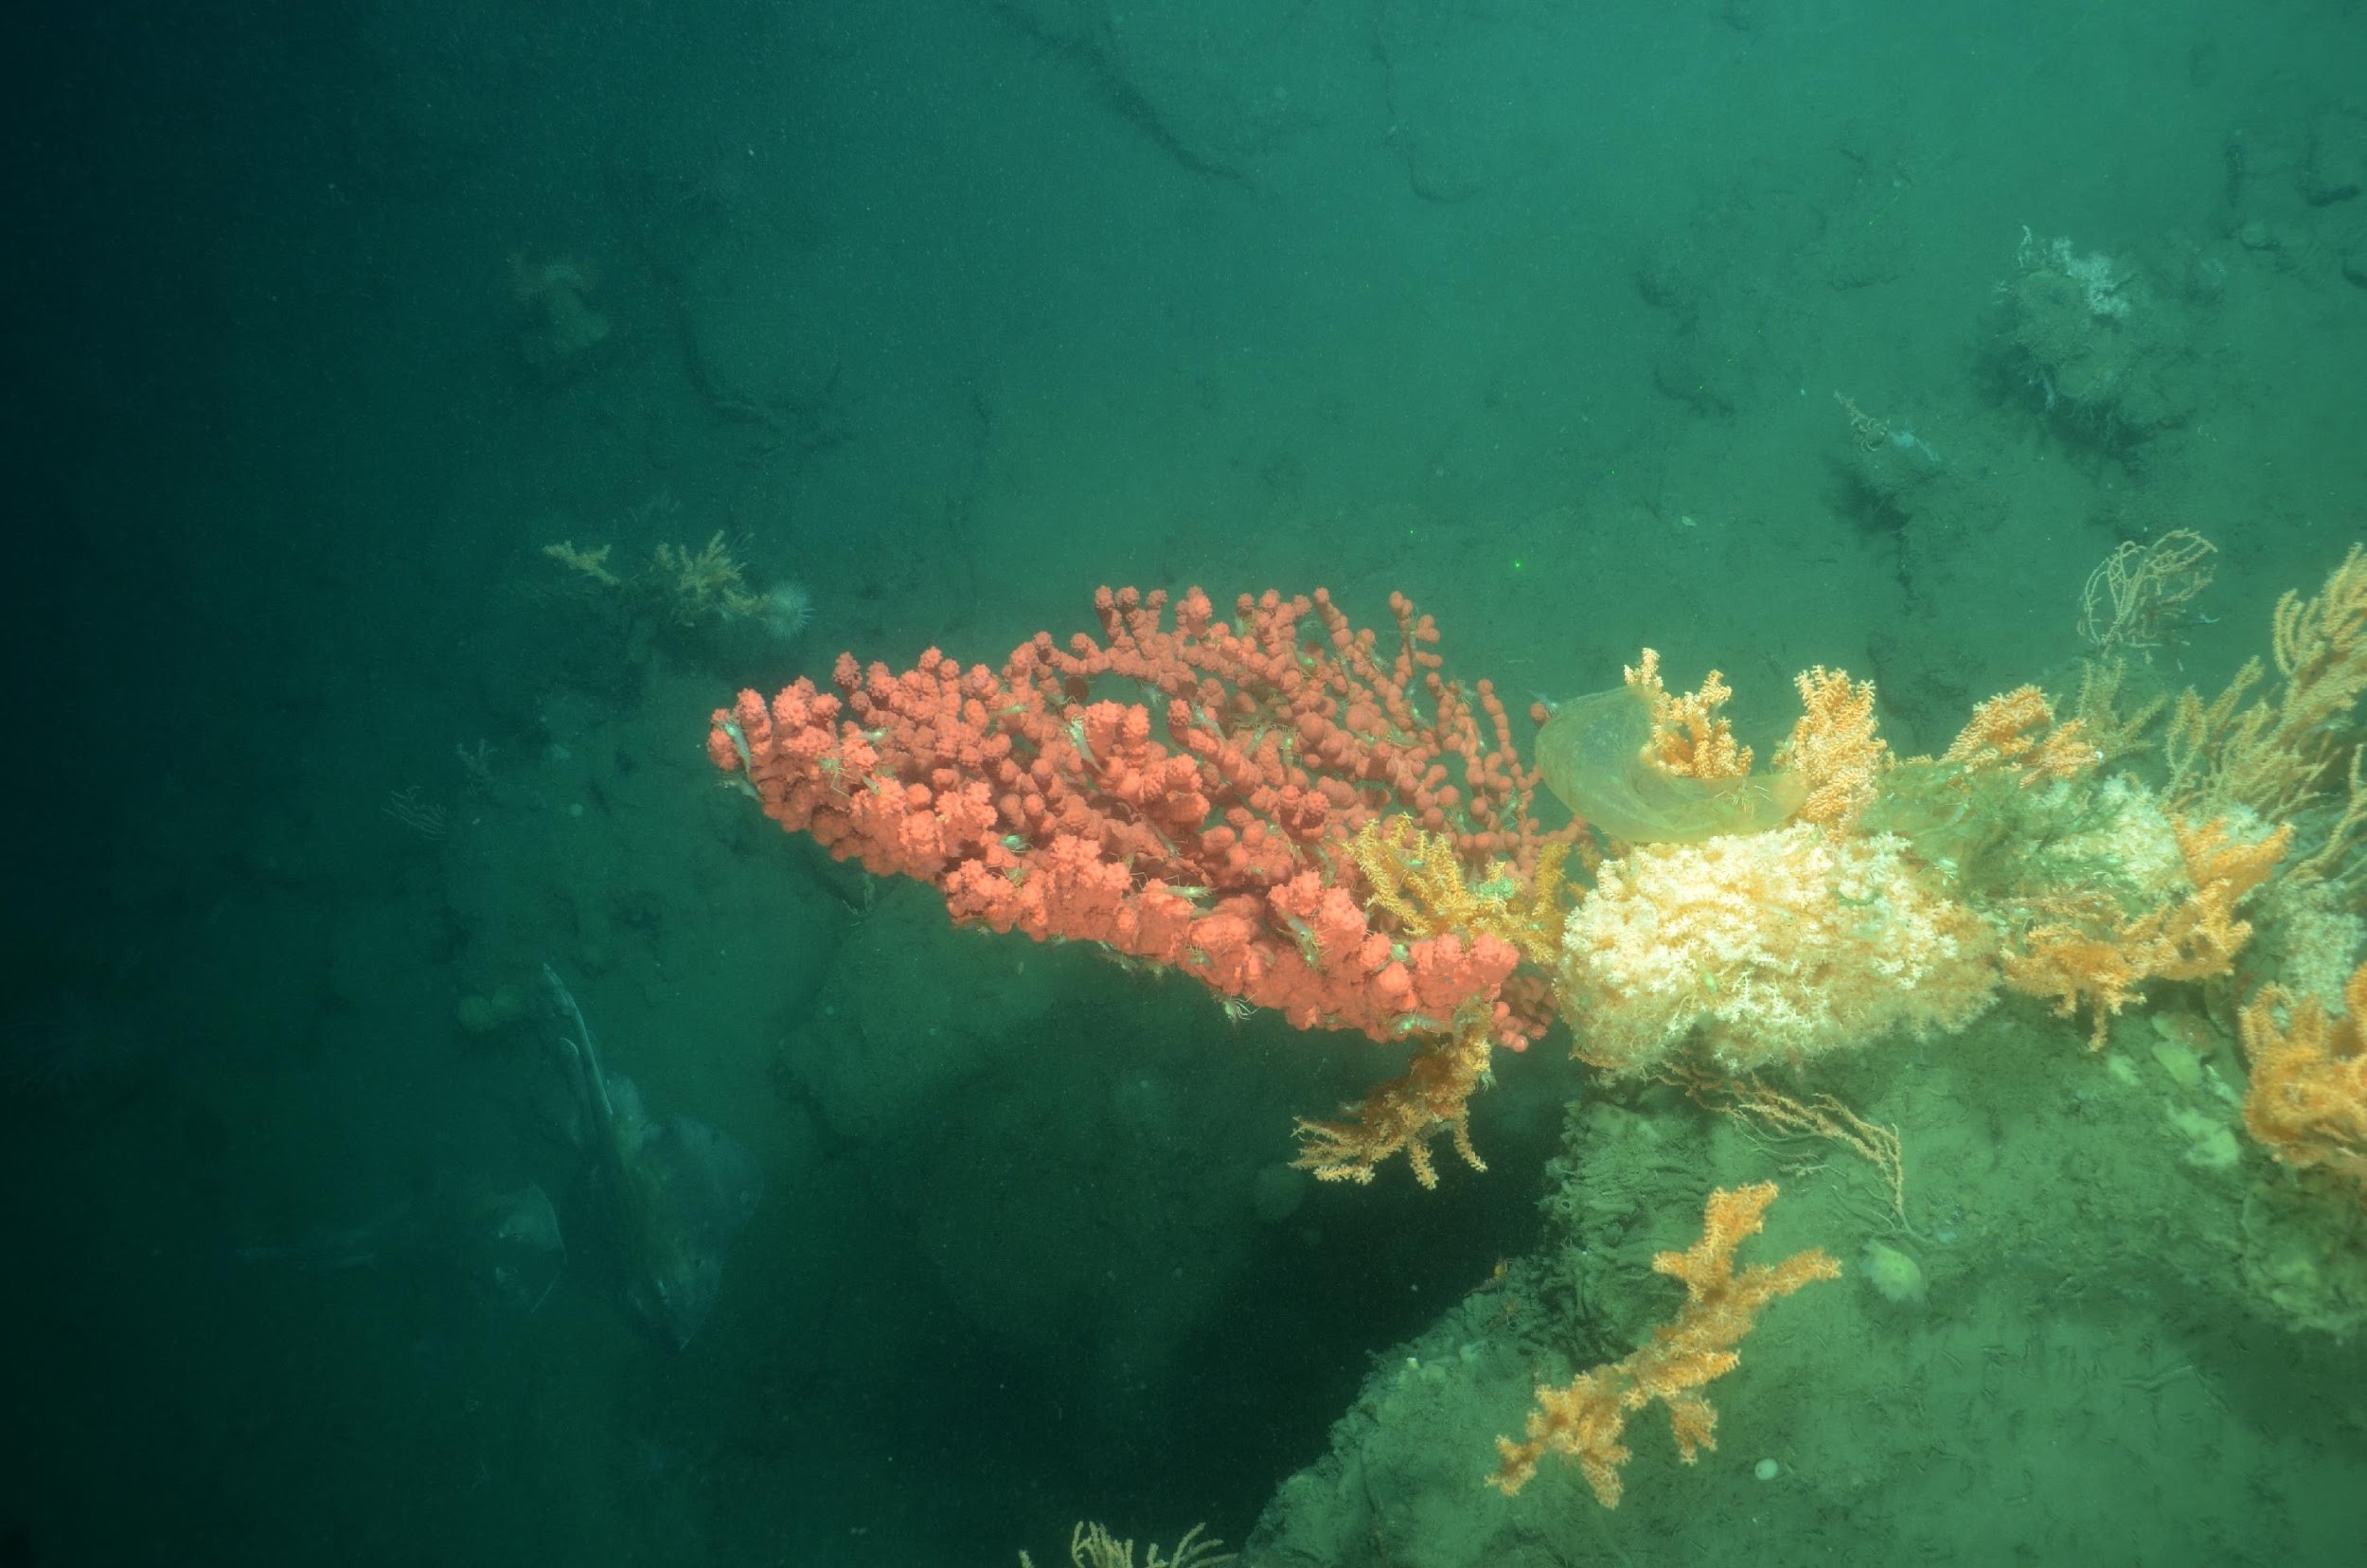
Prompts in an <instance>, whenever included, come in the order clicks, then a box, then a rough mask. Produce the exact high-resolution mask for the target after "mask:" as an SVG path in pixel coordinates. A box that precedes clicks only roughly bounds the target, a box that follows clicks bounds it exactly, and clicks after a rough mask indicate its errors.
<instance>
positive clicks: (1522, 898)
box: [1347, 814, 1570, 964]
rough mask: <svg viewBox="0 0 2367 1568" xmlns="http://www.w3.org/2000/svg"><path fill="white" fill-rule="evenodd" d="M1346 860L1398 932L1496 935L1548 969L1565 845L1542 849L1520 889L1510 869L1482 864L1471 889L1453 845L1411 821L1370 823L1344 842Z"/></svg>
mask: <svg viewBox="0 0 2367 1568" xmlns="http://www.w3.org/2000/svg"><path fill="white" fill-rule="evenodd" d="M1347 851H1348V858H1349V859H1350V860H1352V861H1354V862H1355V863H1356V868H1357V869H1358V870H1359V871H1361V872H1362V873H1363V876H1364V882H1365V886H1366V887H1367V889H1368V890H1369V891H1368V892H1367V894H1366V896H1365V900H1364V901H1365V903H1366V904H1367V905H1368V906H1370V907H1372V908H1376V909H1379V910H1382V911H1385V912H1386V913H1387V914H1388V915H1389V916H1391V917H1392V918H1394V919H1395V920H1396V921H1397V930H1398V932H1399V933H1400V934H1401V935H1405V936H1408V937H1411V938H1415V939H1419V938H1421V937H1424V936H1435V935H1441V934H1444V933H1453V934H1454V935H1460V936H1462V937H1463V938H1464V939H1466V940H1467V941H1468V939H1469V938H1471V937H1473V936H1478V935H1490V936H1501V937H1503V938H1504V940H1505V941H1507V942H1510V943H1511V944H1512V945H1513V946H1514V947H1516V948H1519V949H1520V950H1521V955H1522V957H1523V958H1526V959H1528V960H1529V961H1530V962H1531V963H1535V964H1550V963H1552V962H1553V961H1554V959H1555V957H1556V955H1557V953H1559V952H1560V950H1561V922H1562V915H1563V912H1564V911H1565V910H1566V909H1567V907H1568V891H1569V880H1568V878H1567V877H1565V876H1564V875H1563V867H1564V866H1565V865H1566V864H1568V862H1569V859H1570V845H1569V843H1568V841H1566V840H1553V841H1550V842H1548V843H1546V844H1545V845H1544V846H1541V847H1540V848H1539V851H1538V856H1537V866H1536V869H1535V870H1533V871H1531V872H1530V873H1529V877H1528V881H1527V882H1525V883H1524V882H1522V881H1521V880H1520V879H1519V877H1518V876H1517V875H1516V873H1515V871H1514V868H1513V865H1512V863H1511V862H1509V861H1495V862H1492V863H1490V864H1489V865H1488V867H1487V872H1486V878H1485V879H1484V880H1483V881H1482V882H1480V883H1479V885H1477V886H1476V887H1474V886H1473V885H1472V884H1471V883H1470V882H1469V880H1468V878H1467V877H1466V876H1465V874H1464V869H1463V863H1462V862H1461V861H1460V860H1458V859H1457V858H1456V857H1455V852H1454V841H1453V840H1452V839H1450V838H1448V837H1447V836H1446V835H1444V834H1442V833H1431V832H1425V831H1423V829H1421V828H1420V827H1419V826H1418V825H1417V824H1416V823H1415V821H1414V819H1413V818H1412V817H1410V816H1405V815H1402V814H1399V815H1393V816H1389V817H1385V818H1379V819H1376V820H1375V821H1372V822H1368V823H1366V824H1365V825H1364V826H1363V827H1361V828H1360V829H1357V832H1356V836H1355V837H1354V838H1352V839H1350V840H1349V841H1348V845H1347Z"/></svg>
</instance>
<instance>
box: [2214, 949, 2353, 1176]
mask: <svg viewBox="0 0 2367 1568" xmlns="http://www.w3.org/2000/svg"><path fill="white" fill-rule="evenodd" d="M2342 1003H2343V1006H2344V1007H2345V1008H2346V1009H2347V1010H2348V1016H2347V1017H2343V1018H2340V1019H2329V1018H2328V1017H2327V1016H2326V1010H2325V1008H2324V1007H2323V1006H2321V1005H2320V1004H2319V1002H2318V999H2317V998H2316V997H2305V998H2303V999H2301V1000H2299V1001H2296V1000H2295V999H2294V998H2293V996H2292V994H2291V993H2290V992H2288V991H2287V990H2286V989H2284V988H2283V987H2282V986H2263V987H2262V988H2261V989H2260V992H2259V994H2258V995H2256V996H2254V997H2253V998H2252V999H2251V1003H2250V1004H2249V1005H2248V1006H2247V1007H2245V1008H2244V1009H2243V1012H2242V1013H2241V1014H2240V1015H2239V1017H2238V1022H2239V1023H2240V1024H2241V1025H2242V1027H2243V1035H2244V1055H2245V1058H2246V1060H2248V1061H2249V1062H2250V1063H2251V1088H2250V1089H2249V1090H2248V1091H2247V1092H2246V1093H2245V1096H2244V1126H2245V1128H2246V1129H2247V1130H2248V1131H2251V1135H2252V1136H2253V1137H2254V1138H2256V1139H2258V1140H2259V1141H2260V1144H2261V1146H2262V1147H2263V1148H2265V1149H2268V1150H2269V1152H2270V1153H2272V1154H2274V1155H2275V1156H2276V1157H2277V1158H2278V1159H2280V1160H2282V1161H2284V1162H2285V1163H2286V1164H2287V1165H2288V1166H2291V1167H2294V1168H2295V1169H2297V1170H2306V1169H2309V1168H2311V1167H2321V1166H2322V1167H2325V1168H2326V1169H2328V1170H2331V1171H2333V1172H2334V1173H2336V1174H2337V1175H2339V1176H2341V1177H2343V1178H2344V1179H2346V1180H2348V1181H2350V1182H2352V1183H2355V1184H2357V1185H2359V1186H2360V1187H2362V1188H2367V1041H2362V1040H2361V1038H2360V1035H2359V1028H2360V1024H2359V1020H2360V1019H2361V1018H2363V1017H2367V964H2362V965H2360V966H2359V967H2358V969H2356V970H2353V971H2351V977H2350V980H2349V981H2348V983H2346V984H2345V985H2344V986H2343V988H2342ZM2280 1013H2282V1014H2284V1015H2285V1017H2286V1023H2285V1025H2283V1026H2282V1027H2280V1026H2279V1025H2278V1022H2277V1019H2278V1015H2279V1014H2280Z"/></svg>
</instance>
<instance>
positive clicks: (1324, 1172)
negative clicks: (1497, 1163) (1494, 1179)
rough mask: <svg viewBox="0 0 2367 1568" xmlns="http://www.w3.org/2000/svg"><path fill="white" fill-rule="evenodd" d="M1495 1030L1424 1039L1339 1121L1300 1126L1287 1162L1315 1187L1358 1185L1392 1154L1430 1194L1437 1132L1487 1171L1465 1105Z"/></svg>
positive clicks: (1479, 1022) (1479, 1028)
mask: <svg viewBox="0 0 2367 1568" xmlns="http://www.w3.org/2000/svg"><path fill="white" fill-rule="evenodd" d="M1493 1030H1494V1021H1493V1020H1492V1019H1490V1018H1487V1017H1478V1018H1474V1019H1471V1020H1470V1021H1469V1022H1468V1023H1467V1024H1466V1025H1464V1026H1463V1027H1462V1028H1460V1029H1458V1030H1457V1031H1455V1032H1454V1033H1453V1034H1451V1035H1433V1036H1431V1037H1429V1038H1428V1039H1425V1040H1423V1041H1422V1042H1420V1043H1419V1045H1417V1046H1416V1048H1415V1054H1414V1060H1412V1061H1411V1062H1410V1063H1408V1064H1407V1066H1406V1070H1405V1071H1404V1072H1403V1073H1401V1074H1399V1075H1398V1076H1397V1077H1396V1078H1391V1079H1390V1080H1389V1081H1388V1082H1387V1083H1384V1084H1382V1085H1381V1086H1380V1087H1379V1088H1378V1089H1376V1090H1374V1091H1373V1092H1372V1093H1371V1094H1369V1095H1367V1096H1364V1097H1363V1098H1362V1099H1361V1100H1359V1101H1358V1102H1357V1103H1356V1105H1355V1106H1354V1107H1352V1108H1351V1109H1350V1110H1349V1112H1348V1115H1347V1119H1345V1120H1344V1121H1336V1122H1327V1121H1308V1120H1304V1119H1302V1120H1301V1121H1300V1122H1299V1124H1298V1135H1299V1152H1298V1157H1297V1158H1296V1159H1294V1160H1292V1161H1291V1162H1290V1163H1291V1164H1292V1165H1294V1166H1296V1167H1298V1168H1300V1169H1301V1170H1311V1171H1313V1172H1314V1173H1315V1176H1316V1179H1317V1180H1319V1181H1325V1182H1355V1183H1357V1184H1359V1185H1361V1184H1363V1183H1366V1182H1369V1181H1371V1180H1372V1179H1373V1172H1374V1171H1375V1170H1377V1169H1378V1168H1379V1167H1380V1165H1381V1163H1382V1162H1383V1161H1385V1160H1387V1159H1388V1158H1389V1157H1390V1156H1391V1155H1392V1154H1403V1155H1404V1156H1405V1163H1406V1164H1407V1165H1408V1166H1410V1167H1413V1170H1414V1179H1415V1181H1416V1182H1419V1183H1420V1184H1421V1185H1424V1186H1426V1187H1434V1186H1436V1185H1438V1170H1437V1167H1435V1166H1433V1164H1432V1163H1431V1157H1430V1140H1431V1139H1432V1138H1433V1137H1434V1136H1436V1135H1437V1133H1438V1132H1439V1131H1441V1130H1442V1129H1443V1130H1444V1131H1446V1133H1447V1135H1448V1136H1449V1137H1450V1139H1452V1140H1453V1143H1454V1151H1455V1152H1456V1153H1457V1154H1460V1155H1462V1156H1463V1163H1464V1164H1466V1165H1468V1166H1469V1167H1471V1168H1472V1169H1473V1170H1486V1168H1487V1163H1486V1161H1485V1160H1482V1159H1481V1158H1480V1157H1479V1150H1478V1149H1474V1148H1472V1147H1471V1107H1470V1099H1471V1096H1472V1095H1473V1094H1475V1093H1477V1092H1478V1090H1479V1088H1480V1086H1481V1085H1482V1084H1483V1083H1485V1082H1486V1078H1487V1070H1488V1061H1489V1059H1490V1058H1491V1056H1492V1055H1493V1053H1494V1050H1495V1043H1496V1042H1495V1036H1494V1032H1493Z"/></svg>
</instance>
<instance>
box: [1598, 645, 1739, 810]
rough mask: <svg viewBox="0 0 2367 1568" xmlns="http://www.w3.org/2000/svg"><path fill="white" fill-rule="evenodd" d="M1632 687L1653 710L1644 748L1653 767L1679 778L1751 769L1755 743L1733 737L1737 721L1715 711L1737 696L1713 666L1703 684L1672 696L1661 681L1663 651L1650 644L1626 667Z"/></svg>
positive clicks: (1728, 775) (1733, 774)
mask: <svg viewBox="0 0 2367 1568" xmlns="http://www.w3.org/2000/svg"><path fill="white" fill-rule="evenodd" d="M1626 675H1627V678H1628V690H1630V691H1632V692H1634V693H1635V694H1636V695H1637V696H1639V697H1641V698H1643V699H1644V701H1645V702H1646V704H1649V705H1650V707H1651V710H1652V739H1651V742H1650V744H1649V745H1648V746H1647V747H1646V756H1647V757H1650V759H1651V761H1652V764H1653V766H1655V767H1657V768H1659V769H1660V770H1661V771H1662V772H1663V773H1665V774H1669V775H1673V776H1676V777H1680V778H1741V777H1743V776H1745V775H1748V774H1749V773H1750V771H1751V748H1750V747H1748V746H1744V745H1738V744H1736V743H1735V731H1734V726H1733V725H1732V724H1730V723H1728V722H1726V721H1725V720H1724V719H1721V718H1719V717H1718V714H1717V710H1718V709H1719V708H1720V707H1722V706H1724V705H1725V703H1726V700H1727V699H1728V698H1730V697H1732V696H1733V695H1734V690H1733V688H1732V687H1730V686H1727V685H1726V678H1725V677H1724V676H1723V675H1720V674H1719V673H1718V672H1717V670H1715V669H1713V670H1711V671H1710V673H1709V678H1708V679H1706V680H1704V681H1703V682H1702V683H1701V689H1700V690H1699V691H1691V692H1687V693H1685V694H1684V695H1683V696H1682V697H1672V696H1670V695H1669V694H1668V688H1667V687H1665V686H1662V685H1661V679H1660V654H1659V653H1658V652H1656V651H1654V650H1651V649H1648V648H1647V649H1646V650H1644V657H1643V658H1642V660H1640V661H1639V662H1638V663H1637V665H1636V666H1635V667H1634V668H1629V669H1628V670H1627V671H1626Z"/></svg>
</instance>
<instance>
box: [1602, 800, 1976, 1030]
mask: <svg viewBox="0 0 2367 1568" xmlns="http://www.w3.org/2000/svg"><path fill="white" fill-rule="evenodd" d="M1993 945H1994V944H1993V939H1992V936H1991V934H1990V931H1989V928H1988V927H1987V925H1985V924H1984V922H1983V921H1982V920H1981V918H1979V917H1978V916H1976V915H1975V914H1974V913H1973V912H1972V911H1971V910H1970V909H1968V908H1967V907H1966V906H1965V905H1964V904H1962V903H1961V902H1959V901H1958V900H1955V899H1954V898H1953V897H1951V896H1950V895H1949V892H1948V890H1947V888H1946V887H1945V886H1944V885H1943V884H1942V883H1941V882H1940V881H1939V879H1938V878H1937V877H1936V875H1935V874H1933V873H1932V872H1931V871H1930V870H1929V869H1927V868H1925V867H1923V866H1922V865H1920V864H1917V863H1916V862H1915V861H1914V859H1913V856H1912V855H1910V854H1909V853H1908V851H1907V844H1906V841H1905V840H1904V839H1902V838H1899V837H1898V836H1897V835H1895V834H1892V833H1870V834H1849V833H1836V832H1831V831H1828V830H1827V829H1823V828H1819V827H1817V826H1816V825H1814V824H1813V823H1794V824H1792V825H1791V826H1790V827H1789V828H1782V829H1776V830H1774V831H1772V832H1766V833H1752V834H1734V835H1729V836H1726V837H1722V838H1713V839H1707V840H1704V841H1703V842H1701V843H1700V844H1656V845H1646V846H1641V847H1639V848H1636V849H1634V850H1631V851H1630V852H1629V853H1628V854H1626V855H1623V856H1620V857H1619V858H1617V859H1615V860H1609V861H1606V862H1604V863H1603V865H1602V867H1601V869H1600V870H1599V871H1598V872H1597V873H1596V880H1595V885H1594V887H1593V891H1591V892H1590V893H1589V894H1588V895H1587V897H1586V899H1585V900H1584V901H1583V902H1582V903H1580V904H1579V905H1578V907H1577V908H1576V909H1575V911H1573V912H1572V914H1571V916H1570V918H1569V921H1568V923H1567V925H1566V926H1565V927H1564V931H1563V936H1562V960H1561V968H1560V972H1559V976H1558V985H1557V997H1558V999H1559V1001H1560V1003H1561V1006H1562V1008H1563V1011H1564V1015H1565V1016H1566V1017H1567V1018H1568V1019H1569V1021H1570V1026H1571V1031H1572V1034H1573V1036H1574V1038H1575V1051H1576V1054H1577V1055H1578V1056H1579V1057H1580V1058H1581V1059H1582V1060H1587V1061H1589V1062H1592V1063H1593V1064H1594V1065H1596V1066H1599V1067H1604V1068H1608V1069H1610V1070H1611V1071H1614V1072H1619V1073H1634V1072H1641V1071H1644V1070H1646V1069H1647V1068H1649V1067H1651V1066H1653V1065H1654V1064H1655V1063H1657V1062H1658V1061H1660V1060H1663V1059H1664V1058H1665V1057H1667V1056H1668V1055H1669V1053H1670V1052H1671V1051H1673V1050H1675V1049H1677V1048H1678V1047H1679V1046H1681V1045H1682V1044H1683V1043H1684V1042H1686V1040H1687V1039H1688V1037H1690V1036H1691V1035H1692V1034H1693V1033H1694V1032H1695V1031H1696V1030H1697V1029H1699V1030H1700V1034H1701V1037H1702V1043H1703V1045H1704V1046H1705V1047H1706V1049H1707V1051H1708V1054H1709V1056H1710V1058H1711V1060H1713V1061H1715V1062H1716V1063H1717V1065H1718V1066H1719V1067H1721V1068H1723V1069H1724V1070H1726V1071H1728V1072H1740V1071H1745V1070H1748V1069H1750V1068H1753V1067H1757V1066H1762V1065H1764V1064H1766V1063H1769V1062H1771V1061H1778V1060H1796V1059H1799V1058H1804V1057H1811V1056H1816V1055H1819V1054H1821V1053H1823V1052H1826V1051H1831V1050H1835V1049H1838V1048H1841V1047H1843V1046H1849V1045H1858V1044H1862V1043H1864V1042H1868V1041H1870V1040H1873V1039H1875V1038H1877V1037H1878V1036H1879V1035H1881V1034H1883V1033H1885V1032H1886V1031H1888V1030H1891V1029H1893V1028H1898V1027H1904V1028H1907V1029H1909V1030H1912V1031H1913V1032H1915V1033H1917V1034H1921V1033H1926V1032H1929V1031H1931V1030H1934V1029H1936V1030H1940V1031H1943V1032H1945V1031H1949V1030H1954V1029H1957V1028H1961V1027H1962V1026H1963V1025H1966V1024H1967V1023H1969V1022H1970V1021H1971V1020H1972V1018H1973V1017H1974V1016H1975V1015H1976V1014H1978V1013H1979V1012H1980V1011H1981V1009H1982V1008H1983V1007H1986V1006H1987V1005H1988V1001H1989V996H1990V992H1991V991H1992V990H1993V989H1995V987H1996V983H1997V971H1996V967H1995V965H1994V963H1993V962H1992V961H1991V956H1990V954H1991V952H1992V949H1993Z"/></svg>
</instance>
